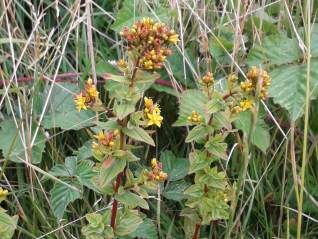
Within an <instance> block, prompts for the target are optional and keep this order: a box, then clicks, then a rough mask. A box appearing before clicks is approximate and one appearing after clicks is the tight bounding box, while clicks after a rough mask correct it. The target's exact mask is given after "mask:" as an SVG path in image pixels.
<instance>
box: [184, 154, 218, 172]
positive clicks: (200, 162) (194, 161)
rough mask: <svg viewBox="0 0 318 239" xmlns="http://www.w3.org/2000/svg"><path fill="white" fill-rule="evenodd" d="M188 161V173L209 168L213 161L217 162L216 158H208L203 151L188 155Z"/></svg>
mask: <svg viewBox="0 0 318 239" xmlns="http://www.w3.org/2000/svg"><path fill="white" fill-rule="evenodd" d="M189 160H190V168H189V173H195V172H197V171H199V170H201V169H204V168H205V167H207V166H209V165H210V164H211V163H212V162H213V161H215V160H217V158H215V157H211V156H208V155H207V153H206V152H205V151H202V152H200V151H195V152H191V153H190V155H189Z"/></svg>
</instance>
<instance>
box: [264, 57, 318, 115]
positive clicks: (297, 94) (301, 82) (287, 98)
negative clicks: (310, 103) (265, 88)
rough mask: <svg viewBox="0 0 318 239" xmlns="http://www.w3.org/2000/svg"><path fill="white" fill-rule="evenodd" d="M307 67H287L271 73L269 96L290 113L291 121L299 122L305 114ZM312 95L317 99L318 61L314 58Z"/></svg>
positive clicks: (311, 81)
mask: <svg viewBox="0 0 318 239" xmlns="http://www.w3.org/2000/svg"><path fill="white" fill-rule="evenodd" d="M306 74H307V65H306V64H301V65H286V66H281V67H278V68H276V69H274V70H272V71H271V72H270V76H271V77H272V85H271V87H270V88H269V96H270V97H273V99H274V102H275V103H277V104H279V105H281V106H282V107H284V108H285V109H286V110H288V112H289V116H290V119H291V121H295V120H297V119H298V118H299V117H301V116H302V115H303V113H304V105H305V97H306V80H307V77H306ZM310 83H311V86H310V93H311V98H315V97H316V96H317V93H318V59H317V58H313V59H312V61H311V68H310Z"/></svg>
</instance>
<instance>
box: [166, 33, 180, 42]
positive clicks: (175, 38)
mask: <svg viewBox="0 0 318 239" xmlns="http://www.w3.org/2000/svg"><path fill="white" fill-rule="evenodd" d="M168 41H169V42H170V43H172V44H176V43H177V42H178V41H179V35H178V34H172V35H171V36H169V38H168Z"/></svg>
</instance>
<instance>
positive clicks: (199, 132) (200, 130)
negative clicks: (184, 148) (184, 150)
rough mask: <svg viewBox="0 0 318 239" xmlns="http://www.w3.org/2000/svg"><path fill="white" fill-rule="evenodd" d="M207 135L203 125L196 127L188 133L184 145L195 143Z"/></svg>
mask: <svg viewBox="0 0 318 239" xmlns="http://www.w3.org/2000/svg"><path fill="white" fill-rule="evenodd" d="M207 134H208V129H207V128H206V127H205V126H204V125H197V126H195V127H194V128H192V129H191V130H190V131H189V133H188V135H187V137H186V139H185V142H186V143H190V142H193V141H195V142H197V141H198V140H200V139H202V138H204V137H205V136H206V135H207Z"/></svg>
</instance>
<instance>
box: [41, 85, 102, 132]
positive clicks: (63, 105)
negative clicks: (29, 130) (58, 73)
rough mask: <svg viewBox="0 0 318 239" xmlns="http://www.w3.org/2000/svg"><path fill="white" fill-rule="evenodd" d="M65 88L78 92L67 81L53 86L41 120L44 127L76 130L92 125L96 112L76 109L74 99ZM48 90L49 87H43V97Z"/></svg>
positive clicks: (74, 86) (77, 89)
mask: <svg viewBox="0 0 318 239" xmlns="http://www.w3.org/2000/svg"><path fill="white" fill-rule="evenodd" d="M65 89H66V90H65ZM67 90H68V91H71V92H73V93H76V94H77V93H78V92H79V88H78V87H77V86H76V85H74V84H68V83H64V84H60V85H59V86H55V87H54V88H53V90H52V94H51V95H52V96H51V98H50V101H49V104H48V109H47V111H46V114H45V116H44V118H43V122H42V124H43V126H44V128H46V129H50V128H58V127H60V128H62V129H66V130H70V129H76V130H78V129H82V128H85V127H87V126H90V125H92V123H93V122H94V121H95V116H96V114H95V113H94V112H92V111H89V110H85V111H81V112H78V111H77V110H76V108H75V104H74V101H73V99H72V97H70V95H69V93H68V91H67ZM48 92H49V87H47V88H45V90H44V92H43V98H44V99H45V97H47V95H48Z"/></svg>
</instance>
